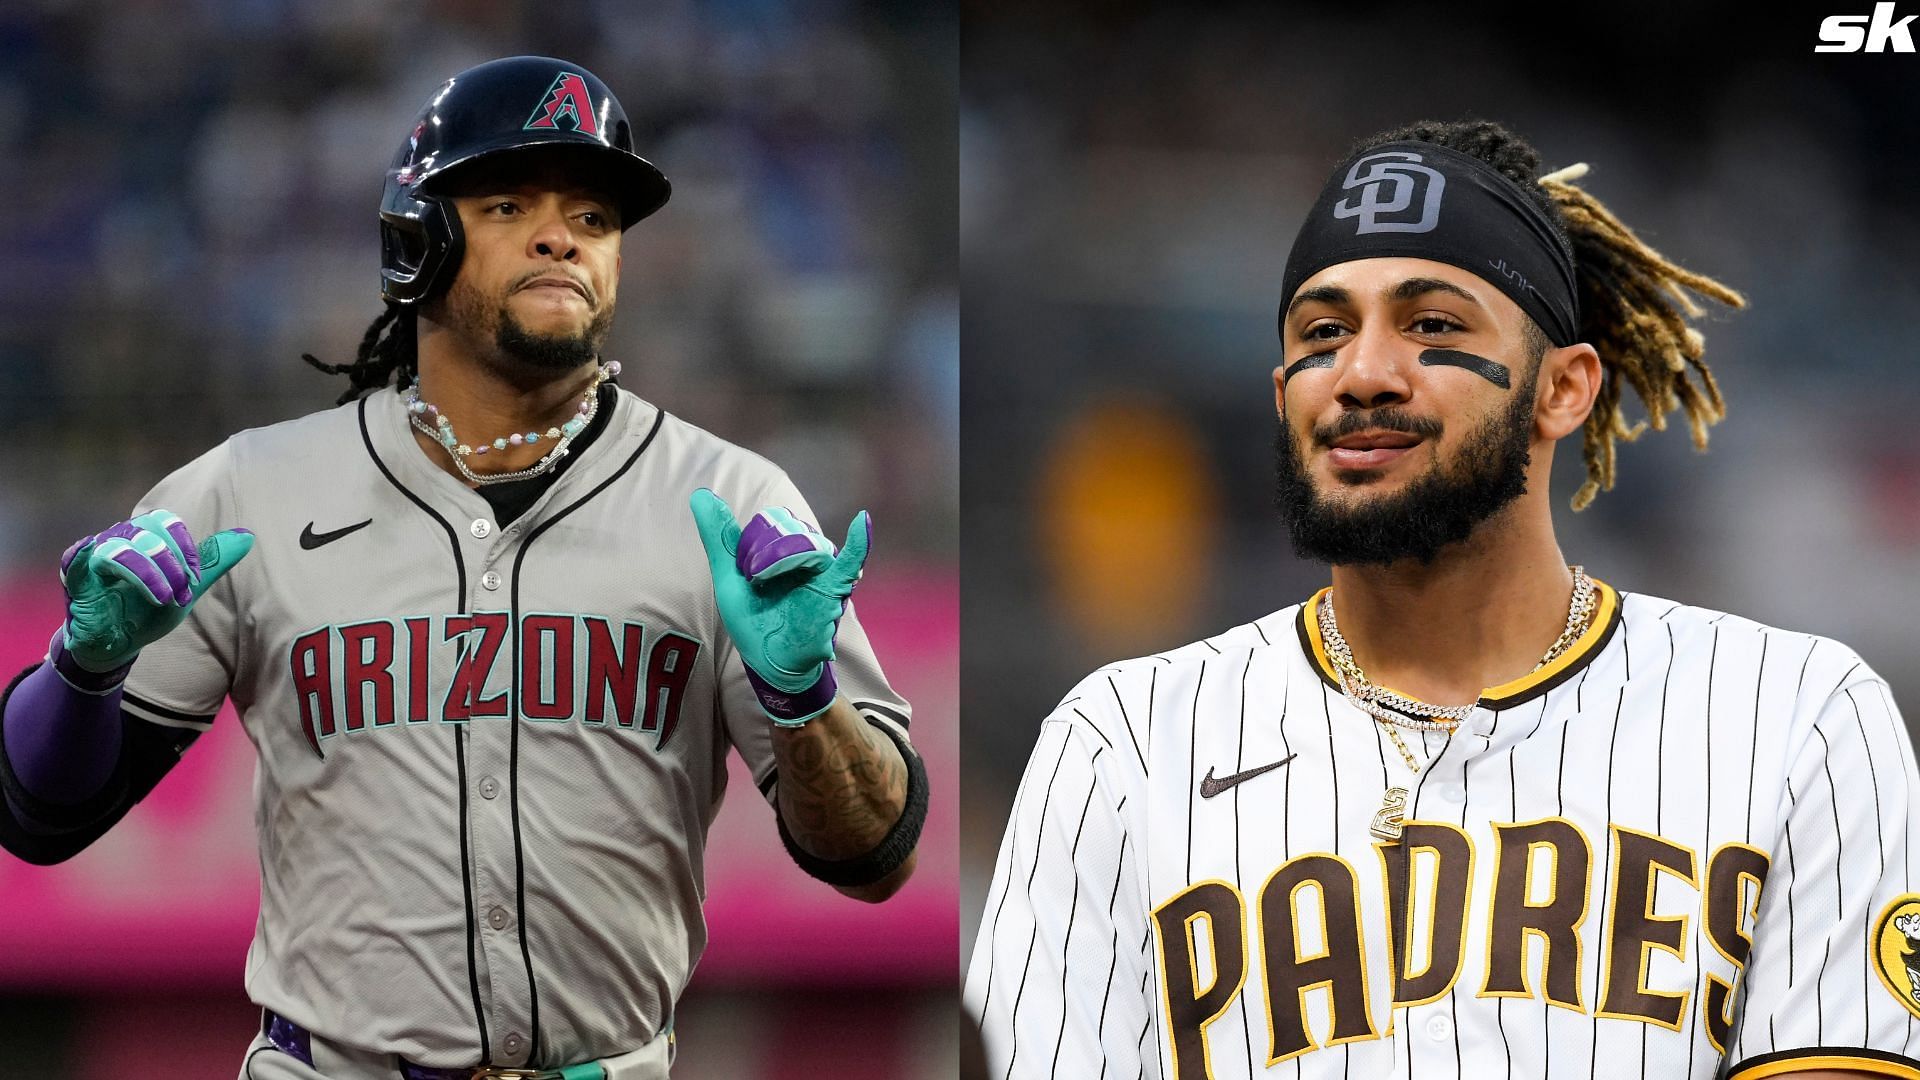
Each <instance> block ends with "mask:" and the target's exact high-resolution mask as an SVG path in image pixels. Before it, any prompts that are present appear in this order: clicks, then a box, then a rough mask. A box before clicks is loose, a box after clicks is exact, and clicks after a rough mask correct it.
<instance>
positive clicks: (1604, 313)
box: [1539, 165, 1747, 510]
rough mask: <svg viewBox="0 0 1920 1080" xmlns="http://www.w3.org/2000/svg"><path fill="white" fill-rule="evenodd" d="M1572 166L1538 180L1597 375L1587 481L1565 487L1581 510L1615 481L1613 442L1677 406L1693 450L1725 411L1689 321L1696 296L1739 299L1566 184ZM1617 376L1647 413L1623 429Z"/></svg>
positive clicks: (1657, 425) (1701, 341) (1578, 172)
mask: <svg viewBox="0 0 1920 1080" xmlns="http://www.w3.org/2000/svg"><path fill="white" fill-rule="evenodd" d="M1586 171H1587V169H1586V166H1585V165H1575V166H1571V167H1569V168H1565V169H1561V170H1559V171H1558V172H1553V173H1549V174H1547V175H1546V176H1542V177H1541V178H1540V181H1539V183H1540V186H1541V187H1542V188H1543V189H1544V190H1545V191H1546V192H1547V194H1548V195H1550V196H1551V197H1552V199H1553V202H1554V205H1555V206H1557V207H1558V208H1559V210H1560V216H1561V219H1562V221H1563V222H1564V223H1565V225H1566V228H1567V235H1568V237H1569V238H1570V239H1571V240H1572V241H1573V254H1574V266H1575V268H1576V270H1575V272H1576V276H1577V278H1578V282H1577V284H1578V288H1579V293H1580V339H1581V340H1582V341H1585V342H1587V343H1589V344H1591V345H1592V346H1593V347H1594V349H1595V350H1596V351H1598V352H1599V354H1600V363H1601V366H1602V369H1603V371H1604V375H1603V378H1602V381H1601V384H1600V394H1599V397H1598V398H1597V399H1595V401H1594V404H1593V412H1592V414H1591V415H1589V416H1588V417H1587V422H1586V429H1585V431H1584V432H1583V435H1582V440H1581V441H1582V444H1583V446H1582V449H1583V452H1584V455H1585V457H1586V463H1587V479H1586V482H1585V483H1583V484H1581V485H1580V488H1579V490H1577V491H1575V492H1574V494H1573V508H1574V509H1575V510H1584V509H1586V508H1587V506H1588V505H1589V504H1591V503H1592V502H1593V499H1594V496H1596V495H1598V494H1599V493H1600V492H1602V491H1609V490H1612V488H1613V479H1614V467H1615V455H1614V447H1615V443H1616V442H1617V441H1618V440H1622V439H1624V440H1626V441H1628V442H1632V441H1633V440H1634V439H1637V438H1638V437H1639V436H1640V433H1641V432H1643V431H1645V430H1646V428H1647V426H1648V425H1649V424H1651V425H1652V426H1653V428H1654V429H1655V430H1665V428H1666V426H1667V414H1668V413H1670V412H1672V411H1673V410H1675V409H1680V410H1682V411H1684V412H1685V414H1686V418H1687V427H1688V428H1689V429H1690V430H1691V432H1692V434H1693V445H1694V448H1695V449H1697V450H1705V449H1706V448H1707V428H1708V426H1710V425H1712V424H1714V423H1717V422H1718V421H1720V420H1721V419H1722V418H1723V417H1725V416H1726V402H1725V401H1724V400H1723V399H1722V398H1721V396H1720V386H1719V384H1718V383H1717V382H1715V381H1714V378H1713V372H1712V371H1710V370H1709V369H1708V368H1707V365H1706V361H1705V360H1703V359H1702V356H1703V355H1704V353H1705V351H1706V338H1705V336H1703V335H1702V334H1701V333H1700V331H1698V330H1696V329H1694V328H1693V327H1692V326H1690V325H1688V320H1689V319H1698V318H1700V317H1702V316H1703V315H1705V314H1706V309H1705V308H1703V307H1701V306H1700V304H1699V302H1698V301H1696V300H1695V299H1694V295H1692V294H1698V295H1699V296H1702V297H1706V298H1708V299H1712V300H1717V301H1719V302H1720V303H1722V304H1725V305H1727V306H1728V307H1733V308H1741V307H1745V306H1746V304H1747V301H1746V298H1745V297H1743V296H1741V295H1740V294H1739V293H1737V292H1735V291H1733V290H1732V289H1729V288H1728V287H1726V286H1725V285H1722V284H1721V283H1719V282H1717V281H1715V280H1713V279H1712V278H1709V277H1706V276H1704V275H1702V274H1696V273H1694V272H1693V271H1691V270H1688V269H1686V268H1685V267H1682V266H1679V265H1676V264H1675V263H1673V262H1672V261H1671V260H1669V259H1667V258H1666V257H1665V256H1663V255H1661V254H1660V253H1659V252H1657V251H1655V250H1654V249H1653V248H1651V247H1649V246H1648V245H1647V244H1646V242H1645V241H1643V240H1641V239H1640V238H1639V237H1638V236H1635V235H1634V233H1633V230H1632V229H1629V228H1627V227H1626V225H1624V224H1622V223H1621V221H1620V219H1619V218H1617V217H1615V216H1614V215H1613V213H1612V212H1611V211H1609V210H1608V209H1607V208H1606V207H1605V206H1604V205H1602V204H1601V202H1600V200H1598V199H1596V198H1594V197H1593V196H1592V195H1591V194H1589V193H1588V192H1586V191H1584V190H1582V189H1580V188H1577V187H1575V186H1573V184H1572V183H1571V181H1573V180H1577V179H1579V178H1580V177H1581V176H1583V175H1585V173H1586ZM1622 383H1625V384H1626V385H1627V386H1631V387H1632V388H1633V392H1634V394H1635V395H1636V396H1637V397H1639V399H1640V402H1641V404H1642V405H1643V406H1644V407H1645V408H1646V412H1647V419H1646V420H1643V421H1641V422H1640V423H1637V424H1634V425H1632V426H1631V427H1629V426H1628V425H1627V422H1626V419H1625V417H1624V416H1623V415H1622V413H1621V408H1620V404H1621V391H1622Z"/></svg>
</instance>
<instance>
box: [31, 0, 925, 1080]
mask: <svg viewBox="0 0 1920 1080" xmlns="http://www.w3.org/2000/svg"><path fill="white" fill-rule="evenodd" d="M956 15H957V13H956V11H955V9H954V8H953V5H952V4H951V3H941V2H938V0H927V2H901V3H894V2H883V0H710V2H699V3H695V2H690V0H683V2H675V0H648V2H646V3H620V2H614V0H602V2H586V0H434V2H427V3H418V4H402V3H388V2H379V0H164V2H162V0H113V2H107V0H9V2H8V3H6V4H4V5H0V282H3V283H4V287H0V431H3V432H5V439H6V442H7V445H9V446H11V447H12V448H13V449H12V450H11V451H10V452H9V453H10V454H11V456H12V464H11V465H10V466H8V467H7V469H6V475H5V478H4V479H3V480H0V603H4V604H5V606H6V610H7V618H6V619H5V620H0V661H4V662H3V663H0V669H3V670H4V671H6V672H9V673H11V672H13V671H16V670H19V669H20V668H21V667H24V666H26V665H27V664H29V663H31V662H33V660H34V659H36V658H37V657H38V656H39V655H40V652H41V651H43V650H44V648H45V643H46V639H47V635H48V634H49V633H50V632H51V631H52V629H53V628H54V627H55V626H56V625H57V623H58V619H59V615H60V606H59V593H58V590H57V587H56V586H55V585H54V572H53V568H54V567H55V565H56V563H57V559H58V557H59V553H60V552H61V550H62V549H63V548H64V547H65V546H66V545H67V544H68V543H70V542H71V541H72V540H73V539H74V538H75V537H77V536H80V535H83V534H85V533H89V532H94V531H97V530H99V529H100V528H103V527H104V526H106V525H108V524H111V523H112V522H113V521H115V520H118V519H120V518H122V517H124V516H125V515H126V513H127V512H128V510H129V509H130V508H131V507H132V505H133V502H134V500H135V499H136V498H138V497H139V496H140V495H141V494H142V493H143V492H145V491H146V490H147V489H148V488H150V487H151V486H152V485H153V484H154V483H155V482H156V481H157V480H159V479H160V478H161V477H162V476H164V475H165V474H166V473H167V472H169V471H171V470H172V469H173V468H175V467H177V466H178V465H180V464H182V463H184V462H186V461H187V460H189V459H191V458H192V457H194V456H196V455H198V454H200V453H201V452H202V451H204V450H206V449H207V448H208V447H210V446H212V445H214V444H216V443H217V442H219V441H220V440H221V439H223V438H225V437H226V436H227V435H228V434H230V433H231V432H233V431H235V430H238V429H241V428H246V427H253V426H259V425H264V424H269V423H273V422H276V421H279V420H283V419H287V418H290V417H293V416H297V415H300V414H303V413H307V412H311V411H314V410H317V409H322V408H326V407H329V406H331V404H332V402H333V400H334V398H335V397H336V396H337V395H338V394H339V393H340V392H341V390H343V389H344V387H345V382H344V379H339V378H329V377H327V376H324V375H321V374H320V373H318V372H316V371H314V370H312V369H310V368H308V367H307V366H306V365H305V364H303V363H301V361H300V359H299V354H300V353H302V352H313V353H315V354H317V355H319V356H320V357H322V358H324V359H328V360H332V361H341V360H347V359H351V358H352V354H353V351H354V349H355V347H356V345H357V344H358V343H359V341H360V338H361V335H362V333H363V331H364V330H365V329H366V325H367V323H368V321H369V320H370V319H371V318H372V317H373V316H374V315H376V314H377V313H378V312H379V311H380V302H379V293H378V277H377V271H378V257H377V235H378V234H377V227H376V218H375V210H376V208H377V206H378V201H379V195H380V185H381V176H382V171H383V170H384V169H385V168H386V166H387V163H388V161H389V160H390V158H391V157H392V154H393V151H394V149H395V147H396V146H398V145H399V144H400V142H401V140H402V139H403V138H404V137H405V135H406V132H407V127H406V125H407V124H408V123H409V122H410V121H411V119H412V117H413V116H414V114H415V112H416V111H417V110H418V109H419V107H420V105H421V104H422V103H423V102H424V101H425V100H426V98H427V96H428V95H429V94H430V93H431V92H432V91H433V90H434V89H435V88H436V87H437V85H438V84H439V83H440V82H441V81H442V80H444V79H445V78H446V77H447V76H449V75H451V74H453V73H454V72H456V71H459V70H461V69H463V68H465V67H467V66H470V65H472V64H475V63H478V62H481V61H483V60H487V59H490V58H493V57H496V56H503V55H512V54H518V53H539V54H547V55H557V56H561V57H566V58H568V59H572V60H575V61H578V62H580V63H582V64H584V65H586V66H587V67H588V68H590V69H591V70H592V71H594V72H595V73H596V74H598V75H599V76H600V77H601V78H602V79H604V80H605V81H606V82H607V83H608V84H609V85H610V86H611V87H612V88H613V90H614V92H615V93H616V95H618V96H619V98H620V100H621V102H622V104H623V105H624V106H625V108H626V110H627V112H628V114H629V115H630V116H631V117H632V119H633V121H634V123H635V127H636V134H637V140H638V143H639V145H640V149H641V152H642V153H643V154H644V155H645V156H646V157H648V158H649V159H651V160H652V161H654V162H655V163H656V164H658V165H660V166H661V168H662V169H663V170H664V171H665V172H666V174H667V175H668V176H669V177H670V178H671V179H672V181H673V185H674V195H673V200H672V202H671V203H670V204H669V205H668V207H667V208H666V209H665V210H664V211H662V212H661V213H660V214H658V215H656V216H655V217H653V218H651V219H649V220H648V221H646V222H645V223H643V224H642V225H640V226H637V227H635V228H634V229H633V230H632V231H631V232H629V233H628V234H627V235H626V239H625V246H624V256H625V271H624V278H623V281H622V288H621V305H620V306H621V314H620V317H619V318H618V320H617V321H616V324H615V329H614V333H613V337H612V340H611V341H610V343H609V346H608V349H607V353H608V355H609V356H613V357H617V358H619V359H621V360H622V361H623V362H624V366H625V369H626V372H625V374H624V375H623V377H622V382H623V383H624V384H625V385H626V386H627V387H628V388H630V389H632V390H634V391H635V392H637V393H639V394H641V395H642V396H644V397H647V398H648V399H650V400H652V401H654V402H656V403H658V404H660V405H661V406H663V407H664V408H666V409H668V410H670V411H673V412H675V413H677V414H679V415H681V416H683V417H685V418H687V419H689V420H691V421H692V422H694V423H696V424H700V425H702V426H704V427H707V428H709V429H710V430H713V431H715V432H717V433H718V434H720V435H722V436H724V437H726V438H729V439H732V440H733V441H735V442H739V443H742V444H744V445H746V446H748V447H750V448H752V449H754V450H756V451H759V452H760V453H762V454H765V455H766V456H768V457H770V458H772V459H773V460H774V461H776V462H779V463H780V464H782V465H783V466H785V467H786V468H787V470H788V471H789V472H790V473H791V474H792V475H793V477H794V479H795V481H796V482H797V483H798V485H799V486H800V488H801V490H803V491H804V492H806V493H807V495H808V498H809V500H810V501H811V503H812V505H813V506H814V508H815V509H816V510H817V511H818V512H819V514H820V515H821V517H822V524H823V525H825V526H827V529H826V531H828V532H834V531H836V529H837V528H840V527H843V523H844V522H845V521H847V520H848V518H849V517H850V516H851V515H852V513H853V512H854V511H855V510H856V509H859V508H861V507H867V508H870V509H871V510H872V511H873V514H874V517H875V519H876V521H877V524H878V532H879V537H880V541H879V545H878V546H877V548H876V552H875V556H874V559H873V561H872V562H871V563H870V564H869V569H868V574H867V579H866V581H865V583H864V584H863V586H862V591H861V601H860V602H861V605H862V606H861V611H862V615H863V620H864V621H865V622H866V623H867V625H868V627H869V630H870V631H871V633H872V636H873V638H874V641H875V644H876V648H877V649H878V650H879V653H880V656H881V659H882V661H883V662H885V663H886V664H887V668H888V672H889V675H890V676H891V677H892V679H893V681H894V683H895V685H896V686H898V687H900V688H901V689H902V691H903V692H904V693H906V694H907V696H908V697H909V698H911V699H913V700H914V702H915V705H916V716H915V719H916V720H917V721H919V722H918V723H916V725H915V729H914V730H915V734H916V737H917V740H918V742H919V744H920V746H921V747H922V749H923V752H924V753H925V755H926V756H927V758H928V761H929V765H930V769H931V772H932V775H933V779H934V785H935V792H936V795H935V803H934V811H933V813H932V815H931V816H930V819H929V822H928V826H927V829H928V831H927V833H926V838H925V839H924V840H923V844H922V859H921V866H920V873H919V875H918V876H917V878H916V880H915V881H914V882H913V883H912V884H911V885H910V886H909V887H908V889H907V891H905V892H903V893H902V894H901V896H900V897H898V898H896V900H895V901H893V902H891V903H889V904H887V905H883V906H881V907H879V908H868V907H866V906H864V905H860V904H857V903H855V902H853V901H849V900H845V899H843V898H840V897H838V896H836V895H834V894H833V893H832V892H831V890H829V889H828V888H827V887H826V886H824V885H818V884H817V883H814V882H811V881H809V880H807V879H806V878H805V877H804V875H802V874H801V873H800V872H799V871H798V870H797V869H795V868H794V867H792V866H791V865H790V863H789V861H788V860H787V859H786V857H785V855H784V854H783V853H782V852H781V851H780V848H779V842H778V839H777V837H776V836H775V832H774V826H773V820H772V816H771V814H770V812H769V811H768V810H767V809H766V807H765V806H764V805H762V804H761V803H760V801H759V800H758V799H756V798H754V797H753V793H752V788H751V785H748V784H745V783H742V782H739V781H740V778H739V777H738V776H736V778H735V779H736V783H735V785H734V787H733V792H732V794H733V797H732V798H731V799H729V800H728V804H727V809H726V811H725V812H724V813H723V815H722V818H721V820H720V822H719V823H718V824H717V825H716V826H715V830H714V837H713V851H714V855H713V856H712V857H711V858H710V861H709V872H708V883H709V886H710V905H709V918H710V921H711V923H712V938H713V945H712V947H711V949H710V951H709V953H708V956H707V960H706V962H705V963H703V964H702V966H701V968H700V969H699V971H698V972H697V973H696V975H695V980H694V987H693V989H692V990H691V991H690V993H689V996H688V998H687V1000H686V1003H685V1007H684V1009H683V1012H682V1015H681V1017H680V1020H679V1024H678V1031H679V1034H680V1040H681V1042H680V1045H681V1054H680V1067H679V1068H677V1069H676V1070H675V1075H676V1077H678V1076H682V1075H684V1076H686V1077H690V1078H695V1080H698V1078H703V1077H706V1078H713V1077H728V1078H732V1077H760V1076H766V1077H775V1076H778V1077H788V1076H793V1077H803V1076H824V1075H834V1076H845V1077H855V1078H873V1080H892V1078H895V1077H905V1078H920V1077H936V1076H944V1075H950V1073H951V1068H952V1066H951V1061H952V1057H953V1052H952V1047H953V1045H954V1043H953V1040H954V1032H953V1020H952V1018H953V1016H954V1009H955V1002H956V1000H957V994H956V993H955V987H954V980H953V966H952V965H953V959H952V958H953V956H954V953H955V948H956V941H955V939H956V928H955V907H956V904H955V889H956V886H955V881H956V870H955V868H954V858H955V857H954V854H953V849H954V845H955V830H956V820H955V819H956V817H957V814H956V800H955V798H954V793H955V790H956V788H957V779H956V769H957V751H956V748H955V738H956V736H955V735H954V732H955V729H956V726H957V724H956V719H957V718H956V715H955V714H956V711H957V709H956V706H957V697H958V689H957V671H956V665H957V660H956V655H957V637H958V628H957V623H958V599H957V571H956V565H957V542H956V539H955V535H956V525H957V520H958V516H957V513H958V510H957V505H956V496H957V490H958V466H957V453H956V440H957V437H958V394H959V386H958V367H957V365H958V350H959V342H958V325H959V299H958V286H957V279H956V275H957V254H956V237H955V210H954V206H955V198H956V196H955V185H956V175H957V150H956V133H955V117H956V112H957V105H956V95H957V88H956V73H957V66H958V35H957V29H956ZM316 482H324V478H316ZM251 768H252V759H251V752H250V747H249V746H248V744H247V742H246V740H245V738H244V737H243V736H242V735H241V734H240V733H239V732H238V731H237V725H236V724H235V723H233V722H232V716H231V714H229V715H228V716H227V718H226V719H225V720H224V721H223V722H222V723H221V724H220V725H217V728H216V733H215V734H214V735H212V736H209V737H208V738H207V739H203V740H202V741H201V742H200V744H199V745H197V746H196V747H195V750H194V752H193V753H192V754H189V755H188V758H187V761H186V762H184V763H183V764H182V766H181V767H180V770H178V771H177V772H176V774H175V775H174V776H170V777H169V778H168V781H167V783H166V784H163V785H162V788H161V790H160V791H158V792H156V793H155V796H154V797H153V799H151V800H149V803H148V804H146V805H143V806H141V807H140V808H139V809H138V810H136V811H135V812H134V814H133V815H131V816H130V817H129V819H128V820H127V821H126V822H125V823H123V824H122V826H120V828H118V829H116V831H115V832H114V833H113V834H111V835H109V836H108V837H107V838H105V839H104V840H102V841H101V842H100V843H99V844H98V845H96V846H95V848H93V849H91V850H89V851H88V852H86V853H84V854H83V855H81V856H80V857H79V858H76V859H75V860H73V861H72V862H71V863H69V864H66V865H63V866H60V867H57V868H53V869H51V870H37V869H34V868H30V867H26V866H24V865H22V864H19V863H17V862H15V861H13V860H12V859H11V858H9V857H0V1076H6V1077H12V1076H29V1075H59V1076H71V1077H75V1078H83V1080H93V1078H106V1077H125V1076H134V1075H138V1076H142V1077H146V1078H148V1080H176V1078H186V1077H194V1078H203V1077H209V1076H212V1077H222V1076H232V1075H233V1074H234V1073H235V1072H237V1071H238V1068H239V1064H240V1056H241V1052H242V1050H243V1049H244V1048H245V1046H246V1044H247V1041H248V1039H249V1035H250V1031H249V1029H250V1028H251V1027H256V1026H257V1023H258V1014H257V1012H255V1011H253V1010H251V1009H250V1007H249V1006H248V1004H247V1002H246V1000H245V998H244V995H243V994H242V991H241V975H242V968H243V958H244V951H245V948H246V943H247V940H248V938H249V937H250V935H251V932H252V927H253V920H254V913H255V904H256V902H257V876H256V875H257V869H256V860H255V856H254V854H253V843H254V840H253V834H252V824H251V814H250V802H249V800H250V796H249V794H248V790H247V788H248V778H249V776H250V773H251ZM850 940H851V941H859V942H862V943H863V946H862V947H861V948H860V949H857V950H849V949H848V948H847V947H846V943H847V942H848V941H850ZM342 963H343V966H344V965H347V964H350V963H351V958H350V957H343V958H342Z"/></svg>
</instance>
